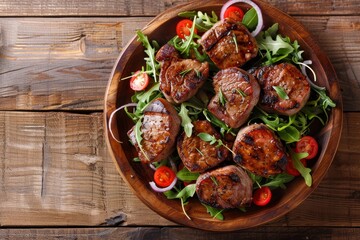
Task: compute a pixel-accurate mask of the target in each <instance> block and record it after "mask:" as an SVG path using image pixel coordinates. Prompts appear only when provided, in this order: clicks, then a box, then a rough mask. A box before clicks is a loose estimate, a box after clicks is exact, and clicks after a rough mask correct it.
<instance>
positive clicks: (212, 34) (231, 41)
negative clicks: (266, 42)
mask: <svg viewBox="0 0 360 240" xmlns="http://www.w3.org/2000/svg"><path fill="white" fill-rule="evenodd" d="M235 40H236V41H235ZM199 43H200V44H201V45H202V47H203V48H204V50H205V52H206V53H207V54H208V55H209V57H210V58H211V60H212V61H213V62H214V63H215V65H216V66H217V67H218V68H220V69H225V68H229V67H241V66H242V65H244V63H246V62H247V61H249V60H250V59H252V58H254V57H256V56H257V53H258V47H257V43H256V40H255V38H254V37H253V36H251V34H250V32H249V30H248V29H247V28H246V27H245V26H244V25H243V24H242V23H239V22H235V21H233V20H231V19H228V18H226V19H224V20H222V21H220V22H218V23H216V24H215V25H214V26H213V27H212V28H211V29H210V30H208V31H207V32H205V33H204V35H203V36H202V37H201V39H200V40H199Z"/></svg>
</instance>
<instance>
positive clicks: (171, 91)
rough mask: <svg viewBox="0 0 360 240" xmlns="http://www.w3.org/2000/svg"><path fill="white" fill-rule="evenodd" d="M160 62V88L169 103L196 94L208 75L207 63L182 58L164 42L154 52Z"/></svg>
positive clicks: (180, 100)
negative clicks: (156, 51)
mask: <svg viewBox="0 0 360 240" xmlns="http://www.w3.org/2000/svg"><path fill="white" fill-rule="evenodd" d="M156 60H157V61H158V62H160V63H161V70H160V90H161V91H162V93H163V94H164V96H165V98H166V99H167V100H168V101H169V102H171V103H182V102H184V101H186V100H188V99H190V98H191V97H192V96H194V95H195V94H196V92H197V91H198V90H199V88H201V87H202V85H203V84H204V83H205V81H206V79H207V78H208V76H209V63H208V62H203V63H201V62H199V61H197V60H194V59H182V58H181V57H180V55H179V53H178V52H177V51H176V49H175V48H174V47H173V46H171V45H169V44H165V45H164V46H163V47H161V48H160V49H159V51H158V53H157V54H156Z"/></svg>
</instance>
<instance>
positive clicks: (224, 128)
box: [203, 109, 236, 136]
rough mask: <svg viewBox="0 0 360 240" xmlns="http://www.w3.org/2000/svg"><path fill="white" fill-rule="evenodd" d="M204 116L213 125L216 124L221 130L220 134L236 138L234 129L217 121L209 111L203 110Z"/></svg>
mask: <svg viewBox="0 0 360 240" xmlns="http://www.w3.org/2000/svg"><path fill="white" fill-rule="evenodd" d="M203 114H204V116H205V118H206V120H208V121H209V122H211V123H212V124H214V125H215V126H217V127H219V128H220V133H221V134H222V135H223V136H224V133H225V132H226V133H230V134H232V135H234V136H236V133H235V132H234V129H232V128H231V127H229V126H228V125H226V124H225V123H224V122H223V121H221V120H219V119H217V118H216V117H215V116H214V115H212V114H211V113H210V112H209V110H207V109H204V110H203Z"/></svg>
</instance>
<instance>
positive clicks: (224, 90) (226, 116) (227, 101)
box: [207, 67, 260, 128]
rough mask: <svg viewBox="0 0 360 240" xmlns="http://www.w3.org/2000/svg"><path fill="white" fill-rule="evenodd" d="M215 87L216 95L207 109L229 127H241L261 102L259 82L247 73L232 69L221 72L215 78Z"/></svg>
mask: <svg viewBox="0 0 360 240" xmlns="http://www.w3.org/2000/svg"><path fill="white" fill-rule="evenodd" d="M213 86H214V90H215V92H216V94H215V96H214V97H213V98H212V99H211V101H210V103H209V105H208V107H207V108H208V109H209V111H210V112H211V113H212V114H213V115H214V116H216V117H217V118H218V119H220V120H221V121H223V122H225V123H226V124H227V125H228V126H229V127H232V128H238V127H240V126H241V125H242V124H243V123H245V122H246V120H247V119H248V117H249V116H250V114H251V111H252V109H253V108H254V106H255V105H256V104H257V102H258V100H259V95H260V87H259V84H258V82H257V80H256V79H255V78H254V76H253V75H251V74H248V73H247V72H246V71H244V70H242V69H240V68H236V67H232V68H227V69H223V70H220V71H219V72H218V73H217V74H216V75H215V76H214V78H213Z"/></svg>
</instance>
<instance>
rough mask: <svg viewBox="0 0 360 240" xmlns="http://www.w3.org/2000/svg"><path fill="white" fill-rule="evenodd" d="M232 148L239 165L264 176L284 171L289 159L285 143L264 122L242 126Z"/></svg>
mask: <svg viewBox="0 0 360 240" xmlns="http://www.w3.org/2000/svg"><path fill="white" fill-rule="evenodd" d="M232 150H233V152H234V154H233V158H234V161H235V162H236V163H237V164H238V165H240V166H241V167H243V168H245V169H247V170H248V171H250V172H252V173H254V174H256V175H259V176H263V177H269V176H272V175H275V174H279V173H282V172H283V171H284V170H285V166H286V164H287V161H288V158H287V155H286V152H285V148H284V146H283V144H282V143H281V141H280V140H279V139H278V138H277V137H276V135H275V134H274V132H273V131H271V130H270V129H269V128H268V127H267V126H266V125H264V124H252V125H249V126H246V127H244V128H242V129H241V130H240V131H239V132H238V134H237V136H236V139H235V142H234V146H233V149H232Z"/></svg>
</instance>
